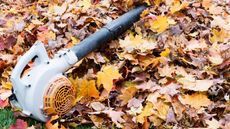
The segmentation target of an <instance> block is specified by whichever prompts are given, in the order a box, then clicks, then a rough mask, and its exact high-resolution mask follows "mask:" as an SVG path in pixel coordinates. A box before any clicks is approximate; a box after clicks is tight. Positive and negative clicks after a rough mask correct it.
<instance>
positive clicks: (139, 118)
mask: <svg viewBox="0 0 230 129" xmlns="http://www.w3.org/2000/svg"><path fill="white" fill-rule="evenodd" d="M152 114H153V104H152V103H147V104H146V105H145V107H144V109H143V111H142V112H141V114H140V115H138V116H137V117H136V120H137V122H138V123H141V124H143V123H144V118H145V117H147V116H151V115H152Z"/></svg>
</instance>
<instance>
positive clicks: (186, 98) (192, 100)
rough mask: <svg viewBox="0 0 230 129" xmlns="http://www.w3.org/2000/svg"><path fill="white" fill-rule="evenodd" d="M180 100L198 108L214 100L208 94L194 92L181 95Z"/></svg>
mask: <svg viewBox="0 0 230 129" xmlns="http://www.w3.org/2000/svg"><path fill="white" fill-rule="evenodd" d="M179 100H180V101H181V103H182V104H184V105H186V104H187V105H190V106H191V107H194V108H196V109H199V108H201V107H207V106H208V105H210V104H211V103H212V102H211V101H210V100H209V99H208V96H207V95H205V94H202V93H194V94H192V95H180V96H179Z"/></svg>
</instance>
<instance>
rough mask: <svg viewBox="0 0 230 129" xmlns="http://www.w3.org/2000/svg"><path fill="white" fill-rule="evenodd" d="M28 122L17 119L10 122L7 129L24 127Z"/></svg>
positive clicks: (23, 128)
mask: <svg viewBox="0 0 230 129" xmlns="http://www.w3.org/2000/svg"><path fill="white" fill-rule="evenodd" d="M27 127H28V124H27V123H26V122H25V121H24V120H21V119H17V121H16V123H15V124H12V125H11V126H10V128H9V129H26V128H27Z"/></svg>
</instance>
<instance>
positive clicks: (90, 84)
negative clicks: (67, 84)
mask: <svg viewBox="0 0 230 129" xmlns="http://www.w3.org/2000/svg"><path fill="white" fill-rule="evenodd" d="M70 80H71V82H72V83H73V84H75V85H76V89H77V98H76V101H77V102H78V101H80V100H81V99H82V98H84V97H93V98H98V97H99V91H98V90H97V88H96V84H95V80H90V81H88V80H86V79H78V78H77V79H75V80H72V79H70Z"/></svg>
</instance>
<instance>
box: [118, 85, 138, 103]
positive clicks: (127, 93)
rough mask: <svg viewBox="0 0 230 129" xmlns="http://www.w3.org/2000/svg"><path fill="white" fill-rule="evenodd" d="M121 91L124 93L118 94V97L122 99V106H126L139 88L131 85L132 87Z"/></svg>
mask: <svg viewBox="0 0 230 129" xmlns="http://www.w3.org/2000/svg"><path fill="white" fill-rule="evenodd" d="M121 92H122V94H121V95H119V96H118V99H119V100H121V106H124V105H126V104H127V103H128V101H129V100H130V99H132V98H133V96H134V95H135V94H136V92H137V88H136V87H134V86H131V87H128V88H125V89H123V90H121Z"/></svg>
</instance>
